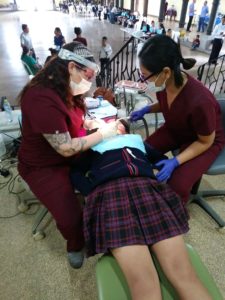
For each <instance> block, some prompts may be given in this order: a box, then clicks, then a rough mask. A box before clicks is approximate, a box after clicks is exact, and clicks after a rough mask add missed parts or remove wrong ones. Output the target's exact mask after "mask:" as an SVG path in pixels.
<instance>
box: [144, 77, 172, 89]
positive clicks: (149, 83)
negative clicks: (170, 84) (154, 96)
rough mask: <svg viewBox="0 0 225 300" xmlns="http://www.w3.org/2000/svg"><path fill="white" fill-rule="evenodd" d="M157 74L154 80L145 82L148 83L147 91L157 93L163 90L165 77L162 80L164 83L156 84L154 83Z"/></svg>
mask: <svg viewBox="0 0 225 300" xmlns="http://www.w3.org/2000/svg"><path fill="white" fill-rule="evenodd" d="M159 75H160V74H159ZM159 75H158V77H157V78H156V80H155V81H148V83H147V84H148V87H147V91H149V92H152V93H157V92H161V91H163V90H165V88H166V80H167V79H166V80H165V81H164V83H163V84H162V85H160V86H156V85H155V83H156V81H157V79H158V78H159Z"/></svg>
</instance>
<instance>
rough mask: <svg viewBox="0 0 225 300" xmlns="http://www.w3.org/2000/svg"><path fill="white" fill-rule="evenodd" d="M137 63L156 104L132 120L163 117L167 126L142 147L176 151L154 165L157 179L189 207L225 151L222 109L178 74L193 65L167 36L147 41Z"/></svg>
mask: <svg viewBox="0 0 225 300" xmlns="http://www.w3.org/2000/svg"><path fill="white" fill-rule="evenodd" d="M139 59H140V71H141V79H142V81H145V82H146V83H147V84H148V88H149V90H150V91H152V92H156V96H157V100H158V101H157V102H156V103H154V104H152V105H149V106H145V107H144V108H142V109H140V110H138V111H134V112H133V113H132V114H131V120H132V121H137V120H139V119H141V118H142V117H143V116H144V115H145V114H146V113H155V112H162V114H163V116H164V118H165V123H164V124H163V125H162V126H161V127H160V128H158V129H157V130H156V131H155V132H154V133H153V134H152V135H150V136H149V137H148V138H147V140H146V142H147V143H148V144H150V145H151V146H152V147H154V148H155V149H157V150H159V151H161V152H162V153H166V152H168V151H171V150H175V149H179V154H178V155H177V156H175V157H173V158H171V159H167V160H162V161H160V162H159V163H157V164H156V167H157V168H158V170H159V171H158V173H157V175H156V176H157V179H158V180H159V181H167V182H168V184H169V185H170V186H171V187H172V188H173V190H174V191H175V192H177V194H178V195H180V196H181V198H182V201H183V203H187V201H188V198H189V195H190V192H191V189H192V187H193V185H194V184H195V183H196V182H197V181H198V179H200V178H201V176H202V175H203V174H204V173H205V172H206V171H207V170H208V168H209V167H210V165H211V164H212V162H213V161H214V160H215V159H216V157H217V156H218V154H219V153H220V151H221V150H222V149H223V147H224V144H225V137H224V131H223V127H222V120H221V111H220V106H219V104H218V102H217V100H216V99H215V97H214V96H213V95H212V93H211V92H210V91H209V90H208V89H207V88H206V87H205V86H204V85H203V84H202V83H201V82H199V81H198V80H196V79H194V78H193V77H192V76H190V75H188V74H187V73H185V72H183V71H181V69H180V65H183V68H184V69H186V70H187V69H190V68H191V67H192V66H193V65H194V64H195V60H194V59H184V58H183V57H182V54H181V51H180V47H179V45H178V44H176V43H175V42H174V41H173V40H172V39H171V38H170V37H168V36H161V35H157V36H155V37H153V38H151V39H149V40H148V41H146V43H145V44H144V46H143V48H142V50H141V51H140V53H139Z"/></svg>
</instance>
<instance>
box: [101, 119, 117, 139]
mask: <svg viewBox="0 0 225 300" xmlns="http://www.w3.org/2000/svg"><path fill="white" fill-rule="evenodd" d="M118 125H119V122H118V121H114V122H110V123H105V125H104V127H101V128H99V129H98V132H99V133H101V135H102V139H103V140H104V139H107V138H110V137H112V136H115V135H117V134H120V132H119V131H118Z"/></svg>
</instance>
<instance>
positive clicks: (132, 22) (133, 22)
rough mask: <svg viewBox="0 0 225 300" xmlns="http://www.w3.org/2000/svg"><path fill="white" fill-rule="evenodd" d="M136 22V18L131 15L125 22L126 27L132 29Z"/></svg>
mask: <svg viewBox="0 0 225 300" xmlns="http://www.w3.org/2000/svg"><path fill="white" fill-rule="evenodd" d="M136 21H137V19H136V16H135V15H134V13H131V14H130V17H129V19H128V20H127V23H128V27H129V28H133V27H134V24H135V23H136Z"/></svg>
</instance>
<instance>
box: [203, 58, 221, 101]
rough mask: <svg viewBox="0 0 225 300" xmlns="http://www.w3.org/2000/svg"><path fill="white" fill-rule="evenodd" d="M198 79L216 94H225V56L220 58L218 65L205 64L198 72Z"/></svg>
mask: <svg viewBox="0 0 225 300" xmlns="http://www.w3.org/2000/svg"><path fill="white" fill-rule="evenodd" d="M197 78H198V80H200V81H201V82H202V83H203V84H204V85H205V86H206V87H208V89H209V90H210V91H211V92H212V93H213V94H214V95H217V94H221V93H224V92H225V85H224V84H225V55H222V56H220V57H218V59H217V63H216V64H213V63H205V64H204V65H201V66H200V67H199V68H198V70H197Z"/></svg>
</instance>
